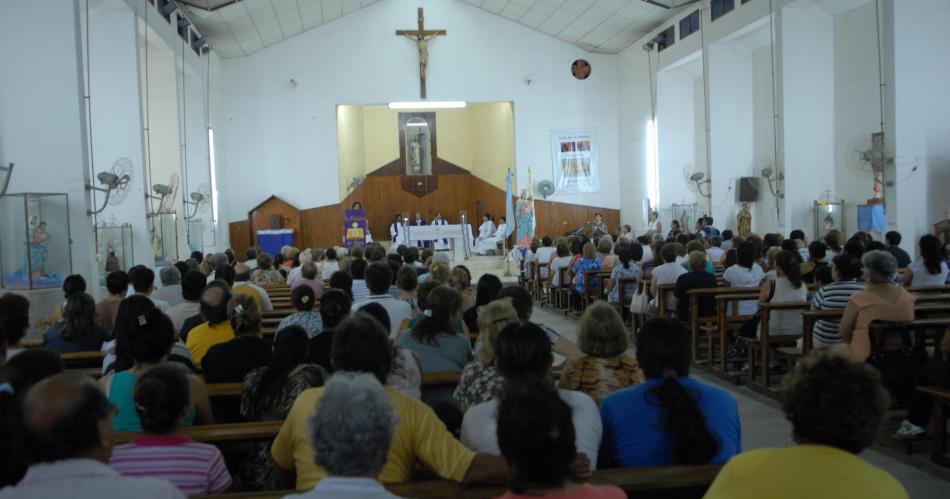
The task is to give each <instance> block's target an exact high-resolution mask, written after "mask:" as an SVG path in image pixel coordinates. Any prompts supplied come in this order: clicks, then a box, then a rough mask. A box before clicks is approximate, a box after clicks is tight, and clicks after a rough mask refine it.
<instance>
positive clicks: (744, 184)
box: [736, 177, 759, 203]
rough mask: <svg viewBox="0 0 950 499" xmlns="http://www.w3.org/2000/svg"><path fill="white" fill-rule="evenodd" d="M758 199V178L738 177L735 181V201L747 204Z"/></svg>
mask: <svg viewBox="0 0 950 499" xmlns="http://www.w3.org/2000/svg"><path fill="white" fill-rule="evenodd" d="M758 199H759V177H739V180H737V181H736V201H738V202H740V203H749V202H753V201H757V200H758Z"/></svg>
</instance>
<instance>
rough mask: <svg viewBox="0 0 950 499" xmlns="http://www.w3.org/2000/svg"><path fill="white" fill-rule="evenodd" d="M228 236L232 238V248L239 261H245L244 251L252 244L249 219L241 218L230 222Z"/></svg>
mask: <svg viewBox="0 0 950 499" xmlns="http://www.w3.org/2000/svg"><path fill="white" fill-rule="evenodd" d="M228 238H229V239H230V240H231V249H233V250H234V255H235V256H236V257H237V259H238V260H239V261H242V262H243V261H244V252H245V251H247V248H248V247H250V246H251V225H250V224H249V223H248V221H247V220H240V221H237V222H231V223H229V224H228Z"/></svg>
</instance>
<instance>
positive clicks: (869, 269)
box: [839, 251, 915, 361]
mask: <svg viewBox="0 0 950 499" xmlns="http://www.w3.org/2000/svg"><path fill="white" fill-rule="evenodd" d="M861 264H862V265H863V266H864V281H865V283H866V285H865V288H864V291H859V292H857V293H855V294H853V295H851V298H850V299H849V300H848V306H847V307H845V309H844V317H842V319H841V326H840V327H839V331H840V333H841V340H842V341H843V342H844V343H846V344H848V345H850V347H851V353H852V354H853V355H854V357H855V358H856V359H857V360H861V361H864V360H867V358H868V357H869V356H870V355H871V339H870V338H869V336H868V326H869V325H870V324H871V322H873V321H876V320H883V321H900V322H905V321H912V320H914V302H915V298H914V296H913V295H912V294H910V293H908V292H907V291H906V290H904V289H903V288H901V287H900V286H899V285H897V284H895V282H894V274H895V273H896V272H897V260H896V259H895V258H894V256H893V255H891V254H890V253H888V252H886V251H868V252H867V253H865V254H864V256H863V257H861Z"/></svg>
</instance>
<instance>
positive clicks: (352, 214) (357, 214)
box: [343, 210, 366, 248]
mask: <svg viewBox="0 0 950 499" xmlns="http://www.w3.org/2000/svg"><path fill="white" fill-rule="evenodd" d="M343 246H344V247H346V248H352V247H354V246H366V210H343Z"/></svg>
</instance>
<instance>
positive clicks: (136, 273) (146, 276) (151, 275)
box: [129, 265, 169, 312]
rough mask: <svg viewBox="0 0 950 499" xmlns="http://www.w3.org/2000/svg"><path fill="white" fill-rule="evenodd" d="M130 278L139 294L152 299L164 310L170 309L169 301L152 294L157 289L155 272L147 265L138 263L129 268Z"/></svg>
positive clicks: (133, 288)
mask: <svg viewBox="0 0 950 499" xmlns="http://www.w3.org/2000/svg"><path fill="white" fill-rule="evenodd" d="M129 280H130V281H132V290H133V291H134V292H135V294H137V295H142V296H145V297H147V298H148V299H149V300H152V303H154V304H155V308H157V309H159V310H161V311H162V312H164V311H166V310H168V309H169V306H168V302H166V301H164V300H159V299H158V298H154V297H152V296H151V294H152V292H153V291H155V272H154V271H153V270H152V269H150V268H148V267H146V266H145V265H138V266H135V267H132V268H131V269H129Z"/></svg>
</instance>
